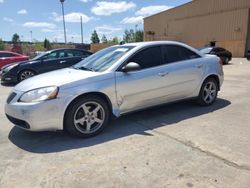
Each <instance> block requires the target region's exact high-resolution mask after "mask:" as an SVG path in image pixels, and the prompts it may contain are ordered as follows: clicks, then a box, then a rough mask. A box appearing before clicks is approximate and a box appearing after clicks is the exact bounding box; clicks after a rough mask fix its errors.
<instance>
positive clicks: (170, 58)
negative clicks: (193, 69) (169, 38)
mask: <svg viewBox="0 0 250 188" xmlns="http://www.w3.org/2000/svg"><path fill="white" fill-rule="evenodd" d="M162 53H163V61H164V64H166V63H173V62H178V61H185V60H190V59H195V58H199V57H200V56H199V55H198V54H196V53H195V52H193V51H191V50H189V49H187V48H185V47H182V46H178V45H166V46H163V48H162Z"/></svg>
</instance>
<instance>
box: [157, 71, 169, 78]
mask: <svg viewBox="0 0 250 188" xmlns="http://www.w3.org/2000/svg"><path fill="white" fill-rule="evenodd" d="M167 74H168V72H160V73H158V76H161V77H164V76H166V75H167Z"/></svg>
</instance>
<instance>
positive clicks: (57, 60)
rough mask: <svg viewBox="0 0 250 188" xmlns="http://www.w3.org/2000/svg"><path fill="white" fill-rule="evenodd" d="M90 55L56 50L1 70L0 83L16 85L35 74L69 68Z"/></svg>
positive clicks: (68, 50)
mask: <svg viewBox="0 0 250 188" xmlns="http://www.w3.org/2000/svg"><path fill="white" fill-rule="evenodd" d="M91 54H92V53H91V52H89V51H85V50H80V49H56V50H52V51H48V52H46V53H43V54H40V55H38V56H36V57H35V58H34V59H31V60H29V61H23V62H20V63H13V64H10V65H8V66H5V67H3V68H2V70H1V72H0V77H1V83H2V84H7V83H18V82H21V81H23V80H25V79H27V78H29V77H32V76H34V75H37V74H41V73H45V72H49V71H53V70H57V69H62V68H66V67H70V66H72V65H75V64H76V63H78V62H80V61H81V60H82V59H84V58H86V57H88V56H90V55H91Z"/></svg>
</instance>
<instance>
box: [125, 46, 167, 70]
mask: <svg viewBox="0 0 250 188" xmlns="http://www.w3.org/2000/svg"><path fill="white" fill-rule="evenodd" d="M129 62H135V63H138V64H139V65H140V66H141V68H142V69H146V68H150V67H155V66H158V65H161V64H162V56H161V47H160V46H156V47H149V48H147V49H144V50H142V51H140V52H138V53H137V54H135V55H134V56H133V57H132V58H131V59H130V60H129Z"/></svg>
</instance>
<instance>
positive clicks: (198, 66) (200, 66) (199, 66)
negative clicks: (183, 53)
mask: <svg viewBox="0 0 250 188" xmlns="http://www.w3.org/2000/svg"><path fill="white" fill-rule="evenodd" d="M195 67H196V68H198V69H200V68H202V67H203V65H202V64H199V65H196V66H195Z"/></svg>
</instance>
